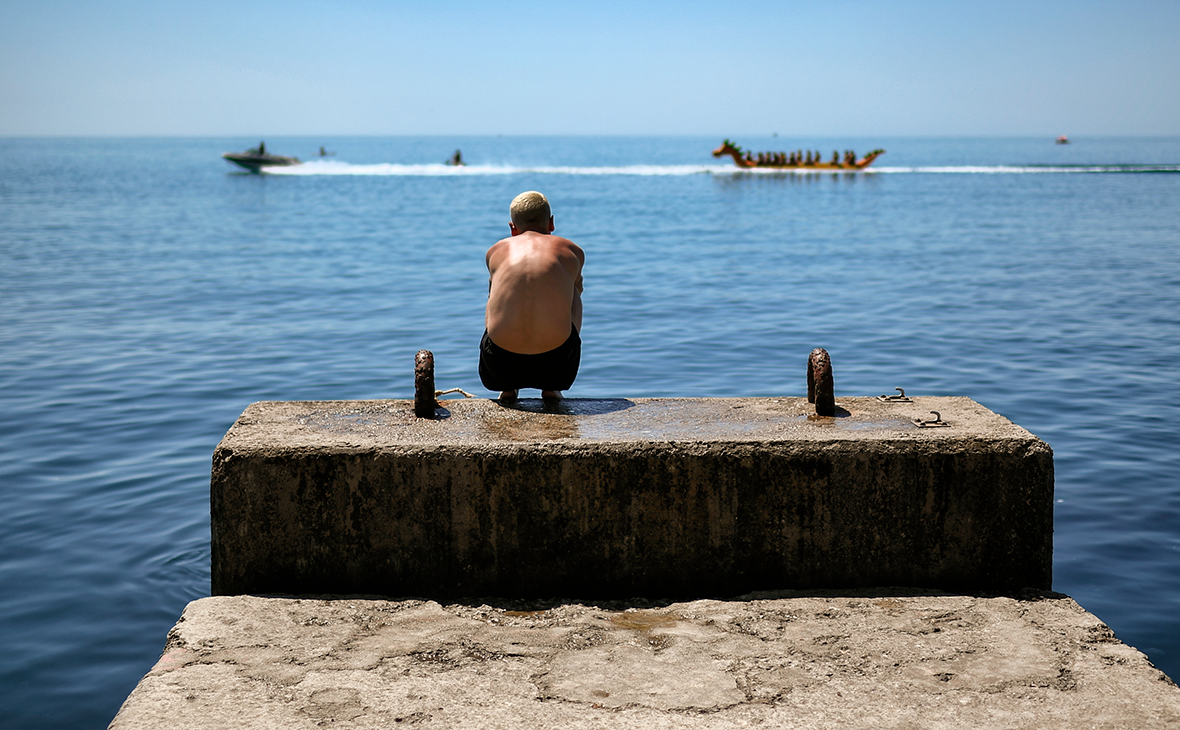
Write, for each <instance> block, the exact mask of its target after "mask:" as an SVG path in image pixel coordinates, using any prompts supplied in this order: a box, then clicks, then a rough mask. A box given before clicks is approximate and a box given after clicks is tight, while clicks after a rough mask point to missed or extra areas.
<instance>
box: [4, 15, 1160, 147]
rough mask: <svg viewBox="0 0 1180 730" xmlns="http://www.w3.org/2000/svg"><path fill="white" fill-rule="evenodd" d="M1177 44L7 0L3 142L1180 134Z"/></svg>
mask: <svg viewBox="0 0 1180 730" xmlns="http://www.w3.org/2000/svg"><path fill="white" fill-rule="evenodd" d="M1178 33H1180V1H1178V0H1121V1H1119V2H1090V1H1087V0H1077V1H1074V2H1056V1H1055V2H1038V1H1037V0H1026V1H1019V0H973V1H971V2H959V1H957V0H944V1H941V2H926V1H921V2H904V3H903V2H891V1H884V0H883V1H878V2H870V1H868V0H849V1H844V0H826V1H812V0H805V1H801V2H791V1H790V0H776V1H773V2H745V1H743V0H735V1H733V2H727V3H716V2H714V3H705V2H691V1H687V2H663V1H659V2H646V3H645V2H615V0H599V1H594V2H585V3H561V2H555V3H548V4H546V3H520V2H507V3H493V2H436V3H429V2H413V3H409V2H405V3H403V2H378V1H376V0H372V1H363V0H358V1H348V0H343V1H341V2H306V1H304V0H284V1H283V2H257V3H248V2H222V1H220V0H214V1H213V2H201V1H200V0H184V1H183V2H179V1H177V0H107V1H104V0H93V1H85V0H6V2H4V3H3V5H2V7H0V135H245V136H260V135H266V136H272V135H287V134H293V135H299V134H306V135H317V136H323V135H354V134H362V135H369V134H374V135H389V134H446V135H451V134H708V135H728V136H739V135H743V134H769V133H771V132H779V133H782V134H791V135H837V136H874V137H880V136H894V135H1054V136H1055V135H1058V134H1069V135H1072V136H1081V135H1108V134H1119V135H1177V134H1180V40H1178V39H1177V34H1178Z"/></svg>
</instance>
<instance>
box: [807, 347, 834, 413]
mask: <svg viewBox="0 0 1180 730" xmlns="http://www.w3.org/2000/svg"><path fill="white" fill-rule="evenodd" d="M807 402H808V403H814V404H815V415H817V416H834V415H836V384H835V381H834V380H833V379H832V358H830V357H828V351H827V350H825V349H824V348H822V347H817V348H815V349H814V350H812V351H811V357H809V358H808V359H807Z"/></svg>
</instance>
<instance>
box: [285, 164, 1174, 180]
mask: <svg viewBox="0 0 1180 730" xmlns="http://www.w3.org/2000/svg"><path fill="white" fill-rule="evenodd" d="M265 172H266V173H267V174H268V175H296V176H299V175H302V176H309V175H312V176H314V175H354V176H378V177H379V176H385V177H464V176H488V175H521V174H539V175H636V176H645V177H653V176H683V175H824V174H827V175H844V174H855V173H873V174H886V175H896V174H906V173H909V174H937V175H946V174H952V175H1025V174H1078V173H1180V165H959V166H929V167H889V166H881V167H869V168H865V169H864V170H816V169H808V168H795V169H789V170H783V169H774V168H765V167H763V168H738V167H734V166H732V165H722V164H714V165H619V166H605V167H589V166H552V167H549V166H543V165H542V166H528V165H522V166H516V165H467V166H463V167H453V166H451V165H444V164H428V165H402V164H395V163H378V164H369V165H359V164H351V163H348V162H341V161H338V160H313V161H311V162H305V163H303V164H302V165H294V166H292V167H268V168H266V169H265Z"/></svg>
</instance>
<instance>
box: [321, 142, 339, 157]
mask: <svg viewBox="0 0 1180 730" xmlns="http://www.w3.org/2000/svg"><path fill="white" fill-rule="evenodd" d="M335 154H336V153H335V152H328V151H327V150H325V149H324V147H323V145H320V157H331V156H333V155H335Z"/></svg>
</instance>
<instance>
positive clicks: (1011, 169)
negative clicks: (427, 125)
mask: <svg viewBox="0 0 1180 730" xmlns="http://www.w3.org/2000/svg"><path fill="white" fill-rule="evenodd" d="M737 141H738V142H740V143H742V144H744V145H745V146H746V147H748V148H753V149H755V150H764V149H774V150H783V149H787V150H789V149H798V148H803V149H818V150H821V151H823V153H824V156H825V157H828V156H830V154H831V151H832V150H833V149H837V150H840V151H843V150H845V149H849V148H852V149H855V150H856V151H857V152H859V153H864V152H867V151H868V150H869V149H871V148H873V147H884V148H885V149H886V150H888V152H887V153H886V154H885V155H884V156H883V157H881V158H880V159H879V160H878V161H877V162H876V164H875V165H874V166H873V168H872V170H873V171H872V172H870V173H861V174H831V173H824V174H793V173H787V174H783V173H778V174H766V173H755V174H751V173H740V174H739V173H736V172H735V171H734V169H733V168H732V167H731V166H729V165H726V164H724V163H721V162H718V161H716V160H714V159H713V158H712V157H710V156H709V151H710V150H711V149H712V148H713V147H715V146H716V145H717V144H718V143H719V142H720V140H719V139H713V138H708V139H704V138H684V137H678V138H535V139H530V138H518V137H480V138H316V139H295V138H286V139H267V140H266V142H267V146H268V147H269V148H270V150H271V151H273V152H275V153H278V154H287V155H296V156H299V157H302V158H304V159H310V160H312V161H311V162H309V163H308V164H306V165H304V166H302V167H299V168H293V169H289V170H286V171H284V174H266V175H251V174H246V173H239V172H236V171H235V170H234V169H233V168H232V167H230V166H229V164H228V163H226V162H224V161H223V160H221V159H220V158H219V155H220V153H222V152H227V151H240V150H242V149H245V148H246V147H248V146H254V145H255V144H257V143H258V140H257V139H142V140H127V139H0V503H2V507H3V508H2V509H0V647H3V650H2V651H0V725H2V726H4V727H6V728H7V727H12V728H71V729H75V730H76V729H78V728H102V727H105V726H106V724H107V723H108V722H109V721H110V720H111V718H112V717H113V716H114V714H115V712H116V711H117V710H118V708H119V705H120V704H121V703H122V701H123V700H124V698H125V697H126V696H127V694H128V693H129V692H130V691H131V689H132V688H133V687H134V686H135V684H136V682H137V681H138V680H139V679H140V677H141V676H142V675H143V674H144V673H145V672H146V671H147V670H148V668H149V667H151V665H152V664H153V663H154V662H155V660H156V659H157V658H158V656H159V653H160V650H161V648H162V647H163V643H164V638H165V634H166V633H167V631H168V629H169V628H170V627H171V626H172V624H173V623H174V622H175V621H176V619H177V618H178V617H179V615H180V612H181V610H182V609H183V608H184V606H185V604H186V603H187V602H188V601H191V600H193V599H196V598H199V597H201V596H205V595H208V593H209V506H208V499H209V495H208V489H209V467H210V456H211V454H212V452H213V449H214V447H215V446H216V445H217V443H218V441H219V440H220V439H221V437H222V435H223V434H224V433H225V431H226V429H227V428H229V426H230V425H231V424H232V423H233V422H234V420H235V418H236V417H237V416H238V414H239V413H241V411H242V410H243V409H244V408H245V407H246V406H247V405H248V404H250V403H251V402H254V401H259V400H304V399H353V398H409V397H412V393H413V355H414V353H415V352H416V351H417V350H419V349H422V348H427V349H430V350H433V351H434V353H435V358H436V362H437V364H438V365H437V368H438V370H437V383H438V387H440V388H452V387H460V388H464V389H466V390H468V391H472V392H476V393H479V394H484V395H486V394H487V392H486V391H484V390H483V389H482V388H481V387H480V383H479V378H478V375H477V373H476V345H477V343H478V340H479V336H480V334H481V332H482V311H483V309H482V308H483V303H484V298H485V296H486V289H487V283H486V280H487V279H486V272H485V270H484V266H483V255H484V251H485V250H486V248H487V247H488V246H489V245H490V244H491V243H493V242H494V241H496V240H497V239H499V238H501V237H503V236H504V235H506V234H507V232H508V225H507V208H508V203H509V201H510V200H511V198H512V197H513V196H514V195H515V194H517V193H519V192H521V191H523V190H528V189H538V190H541V191H543V192H545V193H546V194H547V195H548V196H549V197H550V199H551V200H552V202H553V206H554V214H555V217H556V224H557V232H558V233H559V234H562V235H565V236H567V237H569V238H572V239H573V240H574V241H576V242H578V243H579V244H581V245H582V247H583V248H584V249H585V250H586V253H587V264H586V270H585V279H586V292H585V308H586V315H585V325H584V329H583V333H582V335H583V339H584V341H585V345H584V350H583V366H582V370H581V374H580V376H579V378H578V381H577V383H576V385H575V386H574V388H573V389H572V390H571V391H569V392H568V394H569V395H571V396H582V397H591V396H602V397H607V396H614V397H640V396H730V395H732V396H775V395H801V394H803V393H805V391H806V384H805V382H804V378H803V372H804V365H805V363H806V360H807V355H808V353H809V352H810V351H811V349H812V348H814V347H825V348H827V350H828V351H829V352H830V353H831V356H832V361H833V365H834V371H835V375H836V394H837V399H839V397H840V396H841V395H846V396H851V395H877V394H881V393H891V392H893V389H894V388H895V387H903V388H905V389H906V391H907V392H908V393H911V394H925V395H966V396H970V397H971V398H974V399H975V400H977V401H979V402H981V403H983V404H984V405H985V406H987V407H989V408H991V409H992V410H995V411H997V412H999V413H1001V414H1003V415H1005V416H1007V417H1008V418H1010V419H1012V420H1013V421H1015V422H1017V423H1019V424H1020V425H1022V426H1024V427H1026V428H1028V429H1029V430H1031V431H1032V432H1033V433H1035V434H1037V435H1038V436H1040V437H1041V438H1043V439H1045V440H1046V441H1047V442H1049V443H1050V444H1051V445H1052V447H1053V449H1054V452H1055V455H1056V474H1057V487H1056V502H1057V504H1056V548H1055V569H1054V570H1055V578H1054V587H1055V588H1056V589H1057V590H1059V591H1062V592H1064V593H1068V594H1069V595H1071V596H1073V597H1074V598H1075V599H1077V600H1078V601H1079V602H1080V603H1081V604H1082V605H1083V606H1085V607H1086V608H1087V609H1089V610H1090V611H1092V612H1094V613H1095V614H1097V615H1098V616H1099V617H1100V618H1102V619H1103V620H1105V621H1106V622H1107V623H1109V624H1110V626H1111V627H1112V628H1114V630H1115V631H1116V632H1117V634H1118V635H1119V637H1120V638H1121V639H1123V640H1124V641H1126V642H1128V643H1130V644H1132V645H1134V646H1136V647H1137V648H1139V649H1140V650H1142V651H1144V652H1146V653H1147V655H1148V656H1149V657H1150V658H1151V660H1152V661H1153V662H1155V664H1156V665H1157V666H1159V667H1160V668H1162V669H1164V670H1165V671H1166V672H1168V673H1169V674H1170V675H1171V676H1172V677H1174V678H1180V438H1178V436H1177V434H1178V433H1180V429H1178V426H1177V424H1178V422H1180V399H1178V398H1177V396H1178V395H1180V394H1178V393H1177V386H1178V385H1180V139H1130V138H1113V139H1087V138H1079V139H1076V140H1075V141H1074V143H1073V144H1071V145H1055V144H1053V140H1052V139H1051V138H1049V139H987V140H983V139H790V140H788V139H786V138H763V139H755V138H749V139H739V140H737ZM320 145H323V146H325V147H326V148H327V149H328V150H330V151H334V152H335V155H334V156H331V157H326V158H318V157H317V156H316V154H315V153H316V151H317V150H318V149H319V147H320ZM455 149H462V151H463V155H464V157H465V158H466V160H467V161H468V163H469V166H468V167H466V168H449V167H446V166H444V165H442V164H441V163H442V162H443V161H444V160H446V159H447V158H448V157H450V155H451V154H452V153H453V152H454V151H455Z"/></svg>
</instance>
